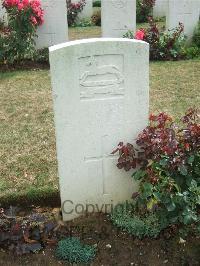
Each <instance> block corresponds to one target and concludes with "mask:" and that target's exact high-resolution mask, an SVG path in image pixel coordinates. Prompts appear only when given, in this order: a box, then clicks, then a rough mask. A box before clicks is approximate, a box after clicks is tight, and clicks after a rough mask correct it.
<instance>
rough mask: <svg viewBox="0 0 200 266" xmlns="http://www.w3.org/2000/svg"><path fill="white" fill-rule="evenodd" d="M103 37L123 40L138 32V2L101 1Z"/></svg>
mask: <svg viewBox="0 0 200 266" xmlns="http://www.w3.org/2000/svg"><path fill="white" fill-rule="evenodd" d="M101 25H102V37H111V38H113V37H114V38H121V37H123V35H124V34H125V33H126V32H127V31H128V30H131V31H134V32H135V30H136V0H102V1H101Z"/></svg>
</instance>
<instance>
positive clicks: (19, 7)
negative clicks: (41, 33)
mask: <svg viewBox="0 0 200 266" xmlns="http://www.w3.org/2000/svg"><path fill="white" fill-rule="evenodd" d="M17 8H18V10H19V11H21V10H22V9H23V8H24V5H23V3H20V2H19V3H18V5H17Z"/></svg>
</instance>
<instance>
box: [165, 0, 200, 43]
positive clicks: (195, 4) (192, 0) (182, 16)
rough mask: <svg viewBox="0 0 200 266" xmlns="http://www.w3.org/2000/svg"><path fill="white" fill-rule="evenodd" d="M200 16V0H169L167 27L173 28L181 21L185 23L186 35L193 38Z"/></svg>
mask: <svg viewBox="0 0 200 266" xmlns="http://www.w3.org/2000/svg"><path fill="white" fill-rule="evenodd" d="M199 16H200V1H199V0H181V1H177V0H169V1H168V9H167V18H166V26H167V29H173V28H175V27H177V26H178V24H179V22H181V23H183V25H184V33H185V35H186V36H187V37H188V38H189V39H191V37H192V36H193V33H194V29H195V27H196V26H197V23H198V21H199Z"/></svg>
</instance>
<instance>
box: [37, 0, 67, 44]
mask: <svg viewBox="0 0 200 266" xmlns="http://www.w3.org/2000/svg"><path fill="white" fill-rule="evenodd" d="M41 3H42V8H43V9H44V24H43V25H42V26H39V27H38V30H37V35H38V38H37V39H36V46H37V48H44V47H49V46H52V45H55V44H58V43H63V42H66V41H67V40H68V24H67V4H66V0H41Z"/></svg>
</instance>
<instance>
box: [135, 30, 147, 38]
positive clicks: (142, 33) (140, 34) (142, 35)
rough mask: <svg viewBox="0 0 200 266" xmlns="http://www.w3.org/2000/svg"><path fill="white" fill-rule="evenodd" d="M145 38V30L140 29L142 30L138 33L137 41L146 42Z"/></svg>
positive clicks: (136, 35)
mask: <svg viewBox="0 0 200 266" xmlns="http://www.w3.org/2000/svg"><path fill="white" fill-rule="evenodd" d="M144 36H145V32H144V30H143V29H140V30H138V31H136V34H135V39H136V40H144Z"/></svg>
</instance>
